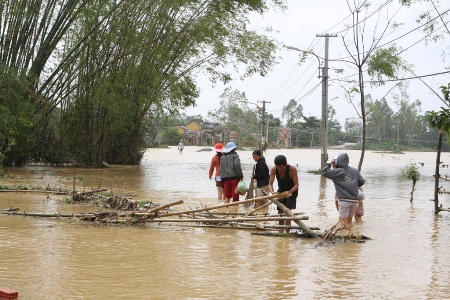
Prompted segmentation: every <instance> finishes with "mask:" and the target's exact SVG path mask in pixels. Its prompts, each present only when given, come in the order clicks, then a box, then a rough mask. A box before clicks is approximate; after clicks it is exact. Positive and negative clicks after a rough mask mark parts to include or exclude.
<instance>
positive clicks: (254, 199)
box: [159, 192, 289, 217]
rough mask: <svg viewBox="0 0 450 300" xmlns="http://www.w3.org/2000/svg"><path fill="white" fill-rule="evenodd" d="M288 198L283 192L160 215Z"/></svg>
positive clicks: (187, 212)
mask: <svg viewBox="0 0 450 300" xmlns="http://www.w3.org/2000/svg"><path fill="white" fill-rule="evenodd" d="M288 196H289V193H288V192H283V193H280V194H276V195H270V196H264V197H259V198H253V199H248V200H245V201H236V202H230V203H225V204H221V205H215V206H210V207H205V208H199V209H192V210H185V211H180V212H173V213H168V214H165V215H159V217H168V216H176V215H181V214H189V213H194V212H200V211H207V210H212V209H217V208H224V207H229V206H236V205H242V204H245V203H249V202H255V201H260V200H266V199H275V198H276V199H282V198H286V197H288Z"/></svg>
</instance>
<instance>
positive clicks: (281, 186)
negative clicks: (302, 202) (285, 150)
mask: <svg viewBox="0 0 450 300" xmlns="http://www.w3.org/2000/svg"><path fill="white" fill-rule="evenodd" d="M274 163H275V167H273V168H272V169H270V178H269V190H270V192H271V193H272V194H278V193H282V192H289V193H290V194H291V196H289V197H287V198H284V199H282V200H280V202H281V203H282V204H283V205H284V206H286V207H287V208H289V209H295V208H296V207H297V195H298V176H297V169H296V168H295V167H294V166H290V165H288V164H287V160H286V156H284V155H278V156H276V157H275V160H274ZM275 178H276V179H277V182H278V190H277V192H275V191H274V189H273V183H274V181H275ZM278 213H280V214H281V213H282V211H281V209H280V208H278ZM279 224H280V225H291V221H290V220H289V221H279ZM289 231H290V230H289V229H288V230H287V231H286V232H289Z"/></svg>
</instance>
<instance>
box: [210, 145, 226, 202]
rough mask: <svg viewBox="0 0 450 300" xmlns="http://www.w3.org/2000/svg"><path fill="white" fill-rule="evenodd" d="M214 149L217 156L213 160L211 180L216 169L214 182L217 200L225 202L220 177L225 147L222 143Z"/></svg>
mask: <svg viewBox="0 0 450 300" xmlns="http://www.w3.org/2000/svg"><path fill="white" fill-rule="evenodd" d="M214 149H215V150H216V155H214V156H213V158H212V159H211V165H210V166H209V180H211V179H212V176H213V173H214V169H215V170H216V174H215V177H214V178H215V180H214V181H215V183H216V187H217V200H219V201H223V200H224V199H225V198H224V194H223V181H222V178H221V177H220V158H221V157H222V152H223V145H222V144H221V143H217V144H216V146H215V147H214Z"/></svg>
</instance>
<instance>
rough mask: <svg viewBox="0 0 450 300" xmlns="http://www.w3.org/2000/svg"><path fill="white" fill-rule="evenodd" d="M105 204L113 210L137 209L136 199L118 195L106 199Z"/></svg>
mask: <svg viewBox="0 0 450 300" xmlns="http://www.w3.org/2000/svg"><path fill="white" fill-rule="evenodd" d="M105 205H106V206H108V208H112V209H115V210H132V211H135V210H139V204H138V202H137V201H135V200H131V199H130V198H125V197H121V196H118V195H115V196H111V197H109V198H108V199H106V201H105Z"/></svg>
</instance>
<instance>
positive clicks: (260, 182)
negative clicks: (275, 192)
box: [252, 150, 270, 209]
mask: <svg viewBox="0 0 450 300" xmlns="http://www.w3.org/2000/svg"><path fill="white" fill-rule="evenodd" d="M252 156H253V160H254V161H255V162H256V165H255V172H254V173H253V176H252V180H253V179H255V180H256V186H257V187H258V188H257V189H256V191H255V192H256V193H255V197H256V198H259V197H264V196H267V195H269V193H270V189H269V178H270V174H269V168H268V167H267V164H266V159H265V158H264V157H263V156H262V154H261V150H255V151H253V154H252ZM266 202H267V200H261V201H256V202H255V206H254V208H255V209H256V208H258V207H260V206H261V205H262V204H264V203H266Z"/></svg>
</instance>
